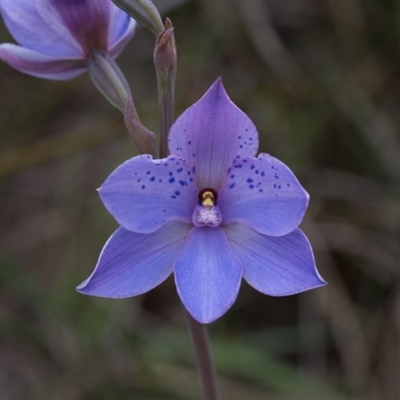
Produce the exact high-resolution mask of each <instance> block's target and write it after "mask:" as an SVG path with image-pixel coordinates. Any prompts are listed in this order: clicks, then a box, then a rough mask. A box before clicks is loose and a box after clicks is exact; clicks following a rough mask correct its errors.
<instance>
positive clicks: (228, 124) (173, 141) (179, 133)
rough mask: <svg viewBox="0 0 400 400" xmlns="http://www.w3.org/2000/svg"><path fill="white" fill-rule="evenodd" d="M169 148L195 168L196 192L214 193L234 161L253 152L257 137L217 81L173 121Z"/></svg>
mask: <svg viewBox="0 0 400 400" xmlns="http://www.w3.org/2000/svg"><path fill="white" fill-rule="evenodd" d="M169 149H170V152H171V154H176V155H179V156H181V157H182V158H184V159H186V160H188V161H189V162H190V163H191V164H192V165H193V166H194V167H195V170H196V183H197V187H198V188H199V189H202V188H206V187H211V188H213V189H215V190H218V189H219V188H220V187H221V185H222V184H223V182H224V180H225V177H226V171H227V169H228V168H229V167H230V166H231V165H232V163H233V161H234V160H235V159H236V158H243V157H246V156H254V155H255V154H256V153H257V149H258V134H257V131H256V128H255V126H254V124H253V123H252V122H251V121H250V119H249V118H248V117H247V115H246V114H245V113H244V112H243V111H241V110H239V108H238V107H237V106H236V105H235V104H233V103H232V101H231V100H230V98H229V97H228V95H227V94H226V92H225V89H224V87H223V85H222V82H221V80H220V79H219V80H217V81H216V82H215V83H214V84H213V85H212V86H211V88H210V89H209V90H208V91H207V93H206V94H205V95H204V96H203V97H202V98H201V99H200V100H199V101H198V102H197V103H195V104H194V105H193V106H191V107H190V108H188V109H187V110H186V111H185V112H184V113H183V114H182V115H181V116H180V117H179V118H178V119H177V121H176V122H175V124H174V125H173V126H172V128H171V131H170V137H169Z"/></svg>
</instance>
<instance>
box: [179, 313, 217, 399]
mask: <svg viewBox="0 0 400 400" xmlns="http://www.w3.org/2000/svg"><path fill="white" fill-rule="evenodd" d="M186 317H187V322H188V328H189V331H190V336H191V339H192V344H193V347H194V349H195V352H196V362H197V370H198V373H199V378H200V384H201V388H202V393H203V397H202V398H203V400H220V395H219V389H218V380H217V373H216V370H215V366H214V362H213V359H212V354H211V346H210V339H209V336H208V330H207V325H204V324H200V323H199V322H197V321H196V320H195V319H194V318H193V317H192V316H191V315H190V314H189V313H188V312H187V311H186Z"/></svg>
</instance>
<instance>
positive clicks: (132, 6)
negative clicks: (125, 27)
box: [112, 0, 164, 36]
mask: <svg viewBox="0 0 400 400" xmlns="http://www.w3.org/2000/svg"><path fill="white" fill-rule="evenodd" d="M112 1H113V3H114V4H115V5H116V6H118V7H119V8H121V9H122V10H124V11H125V12H126V13H127V14H129V15H130V16H131V17H133V18H134V19H135V20H136V21H138V22H139V23H141V24H142V25H143V26H144V27H146V28H147V29H149V30H150V31H152V32H153V33H154V34H155V35H156V36H158V35H159V34H160V33H161V32H163V31H164V25H163V23H162V20H161V16H160V13H159V12H158V10H157V8H156V6H155V5H154V4H153V2H152V1H150V0H112Z"/></svg>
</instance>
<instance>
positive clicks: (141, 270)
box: [77, 222, 190, 298]
mask: <svg viewBox="0 0 400 400" xmlns="http://www.w3.org/2000/svg"><path fill="white" fill-rule="evenodd" d="M189 229H190V226H189V225H186V224H182V223H180V222H171V223H169V224H167V225H165V226H163V227H162V228H160V229H159V230H158V231H157V232H154V233H151V234H147V235H146V234H138V233H132V232H130V231H127V230H126V229H124V228H118V229H117V230H116V231H115V232H114V234H113V235H112V236H111V237H110V239H109V240H108V241H107V243H106V245H105V246H104V248H103V251H102V252H101V254H100V258H99V261H98V263H97V265H96V268H95V270H94V272H93V273H92V274H91V275H90V277H89V278H88V279H86V280H85V281H84V282H83V283H82V284H81V285H80V286H78V288H77V290H78V291H79V292H81V293H84V294H89V295H93V296H99V297H111V298H122V297H131V296H136V295H139V294H142V293H145V292H148V291H149V290H151V289H153V288H154V287H156V286H158V285H159V284H160V283H161V282H163V281H164V280H165V279H167V278H168V276H169V275H170V274H171V273H172V271H173V264H174V261H175V259H176V257H177V255H178V253H179V252H180V250H181V249H182V247H183V245H184V242H185V239H186V236H187V234H188V232H189Z"/></svg>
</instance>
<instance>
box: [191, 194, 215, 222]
mask: <svg viewBox="0 0 400 400" xmlns="http://www.w3.org/2000/svg"><path fill="white" fill-rule="evenodd" d="M217 198H218V194H217V192H216V191H215V190H214V189H211V188H205V189H203V190H200V192H199V204H198V205H197V206H196V207H195V209H194V212H193V217H192V220H193V224H194V225H195V226H197V227H202V226H211V227H214V228H215V227H217V226H219V224H220V223H221V220H222V215H221V211H220V209H219V207H218V206H217Z"/></svg>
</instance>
